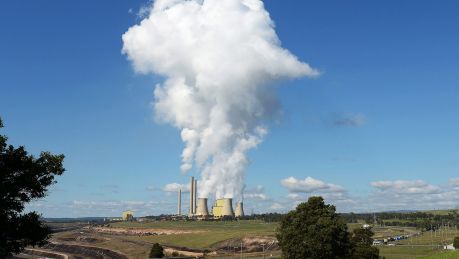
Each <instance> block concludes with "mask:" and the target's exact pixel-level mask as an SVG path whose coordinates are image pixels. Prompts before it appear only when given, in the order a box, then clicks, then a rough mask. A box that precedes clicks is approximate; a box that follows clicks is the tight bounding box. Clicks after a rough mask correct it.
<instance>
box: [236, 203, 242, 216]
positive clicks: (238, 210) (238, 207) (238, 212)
mask: <svg viewBox="0 0 459 259" xmlns="http://www.w3.org/2000/svg"><path fill="white" fill-rule="evenodd" d="M234 215H235V216H236V217H244V206H243V203H242V202H238V203H237V205H236V212H235V213H234Z"/></svg>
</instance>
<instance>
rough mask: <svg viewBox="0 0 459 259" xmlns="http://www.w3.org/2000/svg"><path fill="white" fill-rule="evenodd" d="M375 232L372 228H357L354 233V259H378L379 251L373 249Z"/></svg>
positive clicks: (352, 238) (352, 239) (352, 240)
mask: <svg viewBox="0 0 459 259" xmlns="http://www.w3.org/2000/svg"><path fill="white" fill-rule="evenodd" d="M373 234H374V233H373V231H372V230H371V229H370V228H357V229H354V231H352V237H351V242H352V246H353V249H352V250H353V251H352V258H353V259H378V258H379V249H378V248H376V247H373V246H372V244H373V238H372V236H373Z"/></svg>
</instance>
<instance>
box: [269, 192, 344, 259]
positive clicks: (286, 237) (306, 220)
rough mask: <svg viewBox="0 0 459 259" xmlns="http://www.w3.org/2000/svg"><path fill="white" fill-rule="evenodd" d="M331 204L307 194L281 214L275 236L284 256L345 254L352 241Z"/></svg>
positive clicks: (338, 255)
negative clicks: (290, 209) (302, 200)
mask: <svg viewBox="0 0 459 259" xmlns="http://www.w3.org/2000/svg"><path fill="white" fill-rule="evenodd" d="M335 211H336V209H335V206H332V205H328V204H327V205H326V204H325V203H324V200H323V198H322V197H310V198H309V200H308V201H307V202H305V203H301V204H299V205H298V206H297V208H296V210H293V211H291V212H289V213H288V214H287V215H285V216H284V217H283V219H282V221H281V223H280V227H279V228H278V230H277V234H276V236H277V239H278V241H279V246H280V247H281V248H282V254H283V255H284V257H285V258H330V259H332V258H349V257H350V256H351V253H352V244H351V241H350V237H349V233H348V232H347V226H346V223H345V222H344V221H343V220H342V219H341V218H340V217H339V215H338V214H336V212H335Z"/></svg>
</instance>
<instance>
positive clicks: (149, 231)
mask: <svg viewBox="0 0 459 259" xmlns="http://www.w3.org/2000/svg"><path fill="white" fill-rule="evenodd" d="M89 230H91V231H94V232H98V233H106V234H111V235H117V234H118V235H130V236H151V235H174V234H190V233H200V232H203V231H193V230H176V229H155V228H112V227H92V228H89Z"/></svg>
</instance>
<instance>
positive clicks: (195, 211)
mask: <svg viewBox="0 0 459 259" xmlns="http://www.w3.org/2000/svg"><path fill="white" fill-rule="evenodd" d="M197 193H198V181H197V180H196V179H195V178H194V177H191V180H190V209H189V211H188V217H189V218H195V219H199V220H205V219H221V218H224V217H227V218H234V217H236V218H240V217H243V216H244V207H243V202H242V201H241V202H238V203H237V204H236V210H233V199H232V198H222V199H217V200H216V201H215V203H214V205H213V206H212V209H211V210H210V212H211V213H209V209H208V207H207V203H208V198H197ZM177 215H178V216H183V215H182V190H181V189H180V190H179V191H178V205H177Z"/></svg>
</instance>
